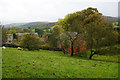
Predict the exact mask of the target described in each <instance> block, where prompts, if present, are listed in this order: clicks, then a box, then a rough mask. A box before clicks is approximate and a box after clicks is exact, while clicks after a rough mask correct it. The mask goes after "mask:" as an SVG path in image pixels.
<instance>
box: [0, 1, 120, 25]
mask: <svg viewBox="0 0 120 80" xmlns="http://www.w3.org/2000/svg"><path fill="white" fill-rule="evenodd" d="M118 1H119V0H84V1H83V0H0V23H1V24H10V23H23V22H35V21H48V22H56V21H57V20H58V19H60V18H64V17H65V16H66V15H67V14H69V13H74V12H76V11H81V10H83V9H86V8H88V7H93V8H97V9H98V10H99V12H100V13H102V14H103V15H105V16H113V17H117V16H118Z"/></svg>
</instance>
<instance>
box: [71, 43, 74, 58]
mask: <svg viewBox="0 0 120 80" xmlns="http://www.w3.org/2000/svg"><path fill="white" fill-rule="evenodd" d="M73 50H74V49H73V41H72V42H71V56H73V53H74V52H73Z"/></svg>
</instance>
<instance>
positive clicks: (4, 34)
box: [2, 26, 8, 44]
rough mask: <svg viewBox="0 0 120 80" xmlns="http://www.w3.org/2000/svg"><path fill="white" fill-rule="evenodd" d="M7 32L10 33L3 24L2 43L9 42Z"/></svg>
mask: <svg viewBox="0 0 120 80" xmlns="http://www.w3.org/2000/svg"><path fill="white" fill-rule="evenodd" d="M7 34H8V30H7V29H6V28H4V26H3V27H2V44H5V43H6V42H7V39H8V36H7Z"/></svg>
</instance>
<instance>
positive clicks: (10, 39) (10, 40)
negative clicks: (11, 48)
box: [6, 34, 13, 44]
mask: <svg viewBox="0 0 120 80" xmlns="http://www.w3.org/2000/svg"><path fill="white" fill-rule="evenodd" d="M7 36H8V40H7V42H6V43H9V44H11V43H12V42H13V34H8V35H7Z"/></svg>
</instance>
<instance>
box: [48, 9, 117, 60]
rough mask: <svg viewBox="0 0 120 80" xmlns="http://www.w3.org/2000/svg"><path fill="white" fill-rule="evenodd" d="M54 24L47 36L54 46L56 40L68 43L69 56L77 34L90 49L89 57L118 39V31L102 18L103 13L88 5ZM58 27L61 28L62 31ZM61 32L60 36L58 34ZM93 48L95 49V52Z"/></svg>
mask: <svg viewBox="0 0 120 80" xmlns="http://www.w3.org/2000/svg"><path fill="white" fill-rule="evenodd" d="M56 26H57V27H55V28H54V29H55V30H53V31H52V33H51V36H50V37H49V41H50V40H52V41H53V42H52V41H51V43H55V45H54V46H56V43H57V41H61V42H62V43H64V42H67V43H69V44H70V45H68V46H69V47H71V56H73V53H74V49H73V48H74V47H75V46H74V43H75V42H76V40H77V39H78V37H79V36H78V35H83V40H85V41H86V45H87V49H90V50H91V54H90V57H89V58H90V59H91V58H92V56H93V55H94V53H98V54H99V50H100V49H101V48H102V47H103V46H112V45H114V44H115V43H116V42H117V40H118V33H117V32H116V31H114V29H113V27H112V24H110V23H109V22H107V21H105V20H104V17H103V15H102V14H101V13H99V11H98V10H97V8H91V7H89V8H87V9H84V10H82V11H78V12H75V13H71V14H68V15H67V16H66V17H65V18H64V19H59V20H58V24H57V25H56ZM59 28H62V29H63V32H62V31H60V29H59ZM60 32H61V33H60ZM61 34H62V36H60V35H61ZM58 36H59V37H58ZM65 45H67V44H62V46H63V48H66V46H65ZM80 45H81V44H79V46H80ZM93 49H95V52H94V51H93ZM63 51H64V50H63Z"/></svg>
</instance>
